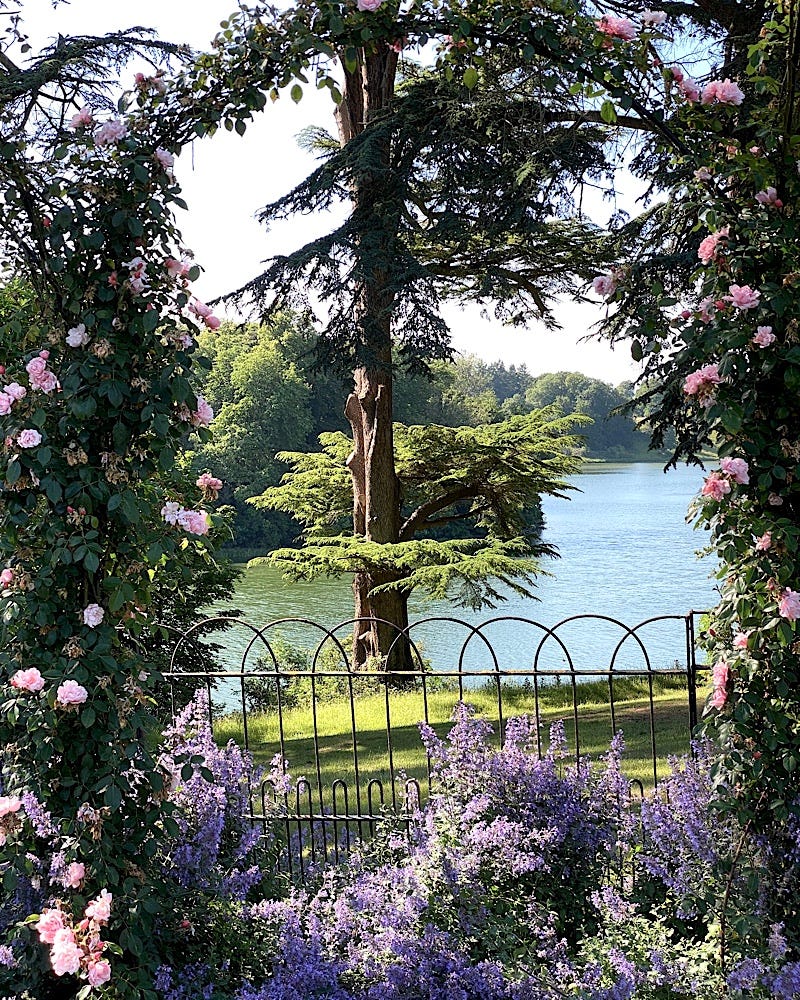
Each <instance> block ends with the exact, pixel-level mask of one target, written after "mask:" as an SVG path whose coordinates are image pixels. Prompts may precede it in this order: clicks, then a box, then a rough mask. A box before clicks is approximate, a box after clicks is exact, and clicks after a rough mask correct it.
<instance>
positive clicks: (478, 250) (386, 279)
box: [198, 2, 606, 645]
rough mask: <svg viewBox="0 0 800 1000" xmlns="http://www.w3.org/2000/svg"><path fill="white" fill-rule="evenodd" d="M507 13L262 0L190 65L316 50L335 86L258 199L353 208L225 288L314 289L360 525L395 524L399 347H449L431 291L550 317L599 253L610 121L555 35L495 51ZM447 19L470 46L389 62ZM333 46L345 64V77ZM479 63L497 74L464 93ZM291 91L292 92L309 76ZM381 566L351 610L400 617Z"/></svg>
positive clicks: (284, 294)
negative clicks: (593, 108) (340, 375)
mask: <svg viewBox="0 0 800 1000" xmlns="http://www.w3.org/2000/svg"><path fill="white" fill-rule="evenodd" d="M478 8H480V9H478ZM513 17H514V19H521V22H522V23H524V24H525V25H526V27H525V32H526V37H527V36H528V35H529V34H530V31H532V21H531V20H530V19H529V15H528V14H527V13H526V11H525V9H524V5H520V6H519V7H516V6H515V7H514V11H513ZM564 20H565V23H566V24H569V18H565V19H564ZM501 24H502V25H504V17H498V14H497V12H496V11H495V12H492V11H491V8H489V7H487V6H486V5H476V8H475V10H474V11H469V17H468V18H467V19H466V20H463V19H460V12H459V13H457V12H456V11H455V10H450V9H448V8H438V7H437V5H435V4H427V3H426V4H422V5H418V6H417V7H415V8H414V9H413V10H412V11H411V12H405V11H401V10H400V9H399V6H398V4H396V3H387V4H386V5H385V6H384V7H382V8H381V9H380V10H379V11H377V12H367V13H364V12H359V11H356V10H354V9H352V8H349V7H346V8H343V7H342V6H341V5H340V4H338V3H337V4H334V3H327V2H321V3H318V4H316V3H315V4H298V5H296V6H294V7H292V8H291V9H290V10H289V11H287V12H284V13H280V14H279V13H278V12H276V11H274V10H273V9H271V8H266V7H264V8H256V9H255V10H252V11H249V12H248V13H247V14H242V15H240V16H237V17H234V18H232V19H231V21H230V22H229V24H228V25H227V26H226V29H225V32H224V34H223V36H222V37H221V39H220V40H219V47H218V53H219V57H218V59H215V60H207V61H204V62H202V63H201V64H200V65H199V67H198V74H199V77H198V78H199V79H200V80H205V79H207V78H208V76H209V75H211V74H212V73H213V74H218V75H220V74H221V75H222V76H226V75H227V76H229V75H230V73H231V72H232V66H233V62H234V61H235V63H236V65H237V66H238V69H237V72H240V73H242V74H243V76H244V78H245V79H248V81H249V84H250V86H251V87H253V84H254V81H255V80H257V79H259V70H257V69H255V62H254V56H255V51H256V50H258V51H259V52H260V53H264V54H267V53H268V54H269V55H268V58H267V59H266V62H264V61H263V60H262V61H261V62H260V65H262V66H265V67H266V70H267V72H268V73H270V74H273V77H274V79H276V80H281V81H285V82H288V79H289V78H290V77H291V76H293V75H294V74H295V72H298V73H300V74H301V75H302V72H303V69H304V68H305V67H306V66H307V65H313V66H314V69H315V72H316V73H317V77H318V82H319V85H320V86H329V87H330V88H331V89H332V91H333V92H334V94H335V96H336V97H337V100H339V103H338V107H337V111H336V120H337V127H338V145H337V143H335V142H332V141H331V140H330V139H329V138H326V137H324V136H323V137H321V139H319V137H318V145H321V146H322V147H324V149H325V150H326V153H325V155H324V157H323V163H322V165H321V166H320V167H319V168H318V169H317V170H315V171H314V172H313V173H312V174H311V175H310V176H309V177H308V178H307V179H306V180H305V181H303V182H302V183H301V184H300V185H298V186H297V187H296V188H295V190H294V191H292V192H290V193H289V194H288V195H286V196H285V197H284V198H282V199H280V200H279V201H278V202H276V203H275V204H273V205H270V206H268V207H267V208H265V209H264V210H263V212H262V213H261V214H262V218H263V220H264V221H265V222H272V221H274V220H277V219H281V218H286V217H291V216H292V215H294V214H295V213H297V212H302V213H307V212H312V211H319V210H323V209H326V208H328V207H329V206H330V205H331V204H333V203H335V202H339V201H342V200H344V201H349V203H350V208H351V211H350V214H349V217H348V219H347V221H346V222H345V223H344V224H343V225H342V226H340V227H338V228H337V229H336V230H335V231H333V232H331V233H330V234H328V235H326V236H324V237H322V238H320V239H318V240H315V241H313V242H312V243H310V244H308V245H307V246H305V247H303V248H301V249H300V250H298V251H296V252H295V253H293V254H291V255H289V256H287V257H281V258H277V259H276V260H274V261H273V262H272V264H271V265H270V267H269V268H268V269H267V271H266V272H265V273H264V274H263V275H261V276H260V277H258V278H257V279H255V280H254V281H252V282H250V283H249V284H248V285H246V286H245V287H243V288H242V289H241V290H240V291H239V292H238V293H237V294H236V295H235V296H234V298H235V299H236V301H239V302H242V301H244V300H246V299H250V300H255V301H257V302H264V301H265V300H267V299H273V298H274V299H275V302H277V303H279V304H292V305H295V304H299V303H302V304H303V305H304V306H305V305H307V304H308V300H307V296H306V293H307V292H308V291H309V290H313V291H314V292H315V294H316V295H317V296H318V298H319V299H320V300H321V302H322V303H323V304H324V307H325V311H326V320H325V322H324V324H323V326H324V328H323V332H322V336H321V338H320V344H321V347H322V349H323V350H322V356H323V358H324V359H325V360H326V361H335V362H336V363H338V364H339V365H343V364H349V365H350V366H351V367H352V370H353V371H354V383H353V385H354V389H353V392H351V394H350V395H349V397H348V399H347V403H346V406H345V413H346V416H347V419H348V421H349V423H350V427H351V433H352V441H353V446H352V449H351V453H350V455H349V456H348V458H347V466H348V469H349V470H350V475H351V479H352V492H353V511H352V517H353V534H354V537H358V538H364V539H366V540H367V541H369V542H372V543H377V544H387V545H393V544H396V543H397V542H398V540H399V532H400V528H401V524H400V522H399V520H398V516H399V515H398V511H399V507H400V497H399V492H398V490H399V485H398V480H397V474H396V471H395V468H394V448H393V441H392V435H393V417H394V373H395V368H396V366H397V364H398V361H399V362H400V363H403V362H408V363H409V364H411V365H412V366H413V365H419V364H422V363H424V362H426V361H429V360H431V359H436V358H442V357H445V356H447V354H448V352H449V343H448V333H447V328H446V326H445V324H444V321H443V320H442V318H441V316H440V314H439V309H438V307H439V303H440V302H441V301H443V300H444V299H446V298H455V299H457V300H458V301H467V300H473V301H477V302H481V303H485V304H493V305H495V306H496V310H497V312H498V315H499V316H502V317H504V318H506V319H507V320H509V321H512V322H516V323H522V322H524V320H525V319H526V318H528V317H531V316H534V315H535V316H538V317H541V318H544V319H545V321H547V322H550V323H552V314H551V312H550V310H549V307H548V300H549V298H550V297H551V296H552V295H554V294H557V293H559V292H562V291H567V289H568V287H569V284H570V280H571V279H572V278H574V277H575V276H576V275H579V276H581V277H583V278H588V276H589V273H588V272H587V270H586V265H587V263H588V262H587V258H586V256H585V251H586V249H587V247H592V248H593V250H594V254H595V257H600V258H602V242H601V241H600V239H599V236H598V234H597V232H596V231H595V230H594V228H593V227H592V226H590V225H589V224H587V223H584V222H581V221H578V220H577V219H575V218H574V217H572V215H573V207H574V203H573V198H572V193H573V188H574V187H575V186H577V185H579V184H580V183H581V180H582V178H584V177H585V176H598V177H599V176H600V175H601V174H602V173H603V171H604V169H605V166H606V164H605V157H604V152H603V144H604V139H605V134H604V132H603V131H602V129H601V128H599V127H598V125H597V123H596V121H593V120H590V118H587V117H583V115H582V112H581V100H580V98H579V97H577V96H575V95H574V94H571V93H570V91H569V83H570V82H572V81H574V79H575V78H574V77H572V78H571V80H570V81H568V80H566V79H560V77H564V72H563V71H560V73H559V74H553V72H552V68H551V67H548V66H546V65H544V64H543V63H541V64H540V63H538V62H537V60H538V59H539V58H540V57H541V56H543V55H544V54H545V52H546V51H549V48H548V46H546V45H545V46H542V45H539V44H538V43H533V44H529V45H528V46H527V49H526V51H527V50H528V49H530V54H529V57H526V58H528V60H529V65H527V66H523V67H520V66H519V64H518V60H517V52H516V46H513V47H512V49H510V50H503V51H502V53H501V54H500V55H495V54H494V40H493V37H494V34H495V32H496V31H498V30H505V26H503V28H502V29H501V28H500V25H501ZM569 30H572V29H569ZM448 34H449V35H452V36H453V38H454V39H455V42H454V45H456V46H459V45H460V44H461V40H463V43H464V49H465V51H464V54H463V57H462V56H461V55H459V54H458V52H456V53H455V56H454V57H453V58H452V59H450V58H449V57H447V58H442V59H440V60H438V61H437V64H436V65H435V66H433V67H429V68H426V69H423V68H420V67H414V66H413V65H412V64H411V63H408V62H406V63H404V67H403V71H402V73H401V74H398V66H399V52H398V50H399V48H401V44H400V42H399V40H400V39H406V38H408V39H409V44H410V45H414V44H416V43H417V42H420V43H421V44H425V43H426V41H427V40H428V39H429V38H430V37H432V36H439V37H444V36H445V35H448ZM234 40H236V41H235V42H234ZM243 51H244V52H247V53H248V55H247V58H250V59H251V62H250V63H249V65H250V66H251V67H252V69H251V72H252V74H253V75H251V76H249V77H248V76H247V72H246V71H244V70H243V67H242V62H241V60H242V56H243ZM445 54H446V53H445ZM228 59H230V60H231V63H230V66H229V64H228V62H227V60H228ZM327 60H330V62H331V63H332V62H334V61H338V62H340V63H341V65H342V66H343V71H344V89H343V92H342V93H341V94H339V92H338V90H337V85H336V82H335V80H334V78H333V76H332V68H328V65H329V64H328V63H327V62H326V61H327ZM459 64H461V65H459ZM476 66H480V67H481V75H482V77H483V78H484V80H485V81H486V82H487V84H490V85H487V86H486V87H485V88H484V89H482V90H481V91H480V92H479V93H478V92H477V91H476V92H475V93H474V94H472V93H471V91H472V90H473V89H474V87H475V84H476V82H477V80H478V76H479V74H478V70H477V68H476ZM301 67H302V68H301ZM263 73H264V70H263V69H262V70H261V79H263ZM567 75H569V74H567ZM292 93H293V96H294V97H295V98H298V99H299V97H300V96H301V94H302V88H301V87H300V86H299V85H295V87H294V88H293V91H292ZM579 248H580V249H579ZM486 416H488V414H484V415H483V417H482V418H484V419H485V417H486ZM376 573H377V575H376V576H375V577H374V578H370V580H368V579H367V576H366V575H358V574H357V575H356V579H355V584H354V596H355V600H354V617H355V618H357V619H359V620H361V619H367V618H370V617H376V618H381V619H385V620H388V621H391V622H395V623H397V622H399V621H400V620H401V619H402V614H403V609H402V606H401V604H400V602H399V599H398V596H397V593H396V592H395V590H394V589H393V588H391V587H385V586H384V584H386V583H388V582H389V581H388V580H384V579H382V577H381V571H380V569H376ZM376 641H378V640H377V638H376ZM378 645H382V643H381V642H380V641H378Z"/></svg>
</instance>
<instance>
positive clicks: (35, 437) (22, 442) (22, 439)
mask: <svg viewBox="0 0 800 1000" xmlns="http://www.w3.org/2000/svg"><path fill="white" fill-rule="evenodd" d="M41 443H42V435H41V434H40V433H39V432H38V431H35V430H33V429H32V428H27V429H26V430H24V431H20V432H19V434H17V444H18V445H19V446H20V448H35V447H36V446H37V445H40V444H41Z"/></svg>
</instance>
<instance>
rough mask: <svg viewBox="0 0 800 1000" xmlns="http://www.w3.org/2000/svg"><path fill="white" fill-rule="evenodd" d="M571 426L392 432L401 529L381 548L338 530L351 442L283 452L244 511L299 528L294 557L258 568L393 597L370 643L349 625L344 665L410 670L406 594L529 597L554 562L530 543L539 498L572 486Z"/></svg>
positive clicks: (543, 417) (561, 421)
mask: <svg viewBox="0 0 800 1000" xmlns="http://www.w3.org/2000/svg"><path fill="white" fill-rule="evenodd" d="M580 423H581V419H580V417H575V416H572V417H564V416H563V415H561V414H560V413H557V412H556V411H555V409H553V408H551V409H550V410H541V411H537V412H535V413H530V414H528V415H527V416H519V417H512V418H510V419H509V420H505V421H503V422H501V423H493V424H482V425H480V426H478V427H441V426H437V425H432V426H427V427H420V426H412V427H406V426H404V425H402V424H397V425H395V427H394V435H393V439H394V444H395V449H396V455H395V467H396V469H397V476H398V486H399V499H398V508H397V511H396V512H395V517H396V519H397V522H398V524H399V525H400V527H399V530H398V533H397V541H396V542H393V543H391V544H388V543H382V544H376V543H375V542H372V541H370V540H369V539H365V538H361V537H358V536H356V537H354V536H353V535H352V534H351V533H348V532H347V531H346V528H347V522H348V520H349V512H350V500H351V491H350V479H349V475H348V472H347V468H346V465H345V459H346V457H347V454H348V451H349V448H350V443H349V441H348V438H347V437H346V435H344V434H341V433H333V434H323V435H321V436H320V444H321V445H322V451H320V452H312V453H303V452H301V453H282V454H281V455H280V456H279V457H280V458H281V459H282V460H283V461H285V462H288V463H289V464H290V465H291V466H292V470H291V471H290V472H288V473H287V474H286V475H285V476H284V477H283V481H282V483H281V485H279V486H275V487H272V488H271V489H269V490H266V491H265V493H264V494H263V495H262V496H261V497H257V498H255V499H254V500H253V501H251V502H253V503H254V504H255V505H256V506H257V507H260V508H266V509H269V510H282V511H286V512H289V513H291V514H292V515H293V516H294V517H296V518H297V519H298V520H300V521H301V523H302V524H303V545H302V547H301V548H299V549H279V550H278V551H276V552H273V553H272V554H271V555H270V556H268V557H266V561H268V562H269V563H271V564H275V565H278V566H279V567H281V568H282V569H283V570H284V571H285V572H286V573H287V574H288V575H289V576H290V577H291V578H294V579H313V578H315V577H317V576H320V575H332V576H335V575H339V574H342V573H349V574H351V575H352V576H353V577H354V578H355V579H357V580H361V579H364V578H365V579H366V582H367V584H368V586H369V589H370V592H377V593H392V594H393V595H394V597H395V599H396V602H397V603H396V606H397V607H399V609H400V616H399V617H397V618H394V619H392V620H391V621H390V623H388V624H384V623H378V627H379V628H380V629H381V630H382V631H381V632H380V633H379V637H378V641H374V639H373V637H374V635H375V631H374V630H373V629H372V628H370V627H363V626H362V627H361V628H359V627H358V626H359V624H361V623H358V622H356V627H355V629H354V636H353V663H354V664H363V663H365V662H366V660H367V659H368V658H370V657H375V656H386V654H387V651H391V655H390V656H389V659H388V663H387V669H390V670H407V669H415V668H416V666H417V665H415V663H414V661H413V658H412V657H411V651H410V647H409V644H408V641H407V638H406V637H405V636H403V635H402V630H403V629H406V628H407V627H408V598H409V595H410V594H411V592H412V591H413V590H414V589H415V588H418V587H419V588H421V589H423V590H424V591H425V592H426V593H427V594H429V595H430V596H431V597H437V598H448V599H450V600H454V601H456V603H459V604H464V605H468V606H470V607H474V608H478V607H482V606H489V607H494V606H495V604H496V602H498V601H501V600H503V599H504V596H503V593H502V591H501V590H500V589H498V585H499V584H502V585H503V586H505V587H507V588H509V589H511V590H513V591H516V592H517V593H520V594H525V595H526V596H533V594H532V591H531V585H532V583H533V578H534V577H535V576H536V575H537V574H538V573H540V572H542V569H541V563H540V560H541V558H542V557H543V556H553V555H555V549H554V548H553V547H552V546H551V545H549V544H545V543H543V542H542V541H541V537H540V530H541V526H542V525H541V516H540V507H539V502H540V498H541V496H542V495H549V496H558V497H563V496H566V495H567V491H568V490H569V489H570V488H571V487H570V486H569V485H568V484H567V482H566V481H565V478H564V477H565V476H567V475H569V474H570V473H571V472H574V471H575V469H576V468H577V462H576V460H575V459H573V458H571V457H570V455H571V452H573V451H574V450H575V448H576V446H577V444H578V439H577V438H576V437H575V435H574V433H573V432H574V429H575V427H576V425H578V424H580ZM365 624H367V625H369V623H365Z"/></svg>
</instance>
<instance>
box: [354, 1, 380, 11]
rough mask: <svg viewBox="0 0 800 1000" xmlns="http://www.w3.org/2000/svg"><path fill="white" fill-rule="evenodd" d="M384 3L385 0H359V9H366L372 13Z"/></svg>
mask: <svg viewBox="0 0 800 1000" xmlns="http://www.w3.org/2000/svg"><path fill="white" fill-rule="evenodd" d="M382 3H383V0H358V9H359V10H366V11H369V12H370V13H372V12H373V11H376V10H377V9H378V8H379V7H380V5H381V4H382Z"/></svg>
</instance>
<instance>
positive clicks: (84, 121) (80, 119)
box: [70, 108, 94, 129]
mask: <svg viewBox="0 0 800 1000" xmlns="http://www.w3.org/2000/svg"><path fill="white" fill-rule="evenodd" d="M93 124H94V119H93V118H92V112H91V109H90V108H81V110H80V111H79V112H78V113H77V115H73V116H72V118H71V120H70V125H71V126H72V127H73V128H76V129H77V128H86V126H87V125H93Z"/></svg>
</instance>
